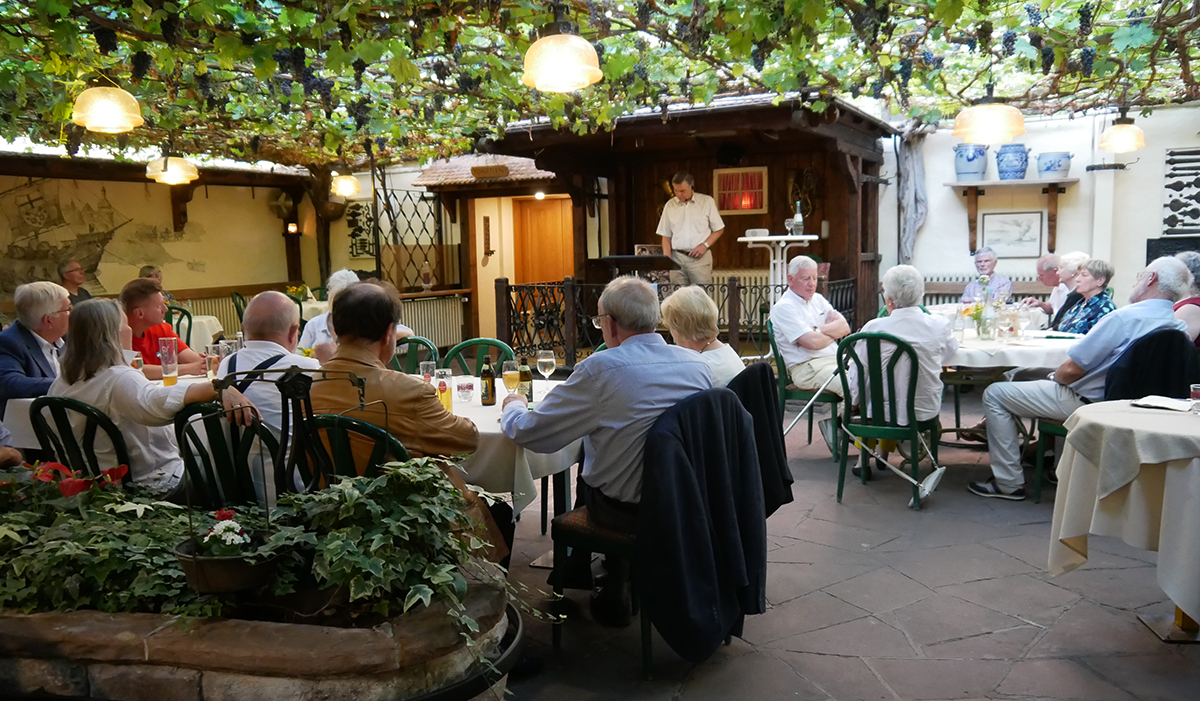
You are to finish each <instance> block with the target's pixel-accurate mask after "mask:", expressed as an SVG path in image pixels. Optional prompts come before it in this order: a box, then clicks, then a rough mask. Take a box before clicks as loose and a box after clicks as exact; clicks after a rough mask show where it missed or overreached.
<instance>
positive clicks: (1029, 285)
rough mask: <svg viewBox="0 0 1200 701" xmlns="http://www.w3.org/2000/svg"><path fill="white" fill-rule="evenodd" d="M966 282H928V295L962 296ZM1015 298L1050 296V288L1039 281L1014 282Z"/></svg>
mask: <svg viewBox="0 0 1200 701" xmlns="http://www.w3.org/2000/svg"><path fill="white" fill-rule="evenodd" d="M966 284H967V283H966V282H926V283H925V294H927V295H957V294H962V291H963V288H964V287H966ZM1012 291H1013V296H1014V297H1032V296H1036V295H1048V294H1050V288H1048V287H1046V286H1045V285H1043V284H1042V283H1040V282H1038V281H1037V280H1014V281H1013V284H1012Z"/></svg>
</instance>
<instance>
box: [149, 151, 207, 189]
mask: <svg viewBox="0 0 1200 701" xmlns="http://www.w3.org/2000/svg"><path fill="white" fill-rule="evenodd" d="M146 177H147V178H150V179H151V180H153V181H155V182H158V183H162V184H163V185H183V184H184V183H190V182H192V181H193V180H195V179H196V178H198V177H200V172H199V171H197V170H196V166H194V165H192V164H191V163H190V162H189V161H187V160H186V159H183V158H180V157H179V156H164V157H162V158H156V159H154V160H153V161H150V162H149V163H147V164H146Z"/></svg>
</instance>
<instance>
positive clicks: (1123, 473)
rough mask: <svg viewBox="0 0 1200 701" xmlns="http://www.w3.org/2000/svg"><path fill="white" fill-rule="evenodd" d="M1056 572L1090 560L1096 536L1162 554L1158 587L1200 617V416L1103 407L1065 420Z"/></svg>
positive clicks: (1053, 533)
mask: <svg viewBox="0 0 1200 701" xmlns="http://www.w3.org/2000/svg"><path fill="white" fill-rule="evenodd" d="M1066 426H1067V428H1068V429H1069V433H1068V436H1067V442H1066V443H1067V445H1066V449H1065V450H1064V451H1063V455H1062V459H1061V460H1060V461H1059V465H1058V492H1057V496H1056V498H1055V502H1054V522H1053V524H1052V525H1051V527H1050V558H1049V569H1050V573H1051V574H1053V575H1055V576H1057V575H1060V574H1063V573H1064V572H1069V571H1070V570H1073V569H1075V568H1076V567H1079V566H1080V565H1082V564H1083V563H1085V562H1086V561H1087V539H1088V534H1089V533H1095V534H1096V535H1105V536H1115V537H1117V538H1120V539H1121V540H1123V541H1125V542H1126V543H1128V544H1129V545H1132V546H1134V547H1137V548H1144V549H1146V550H1157V551H1158V553H1159V555H1158V583H1159V586H1161V587H1162V590H1163V591H1164V592H1165V593H1166V594H1167V596H1169V597H1170V598H1171V601H1173V602H1175V605H1176V606H1178V607H1179V608H1181V609H1183V611H1184V612H1185V613H1187V614H1188V615H1189V616H1191V617H1192V618H1200V576H1197V572H1200V416H1196V415H1192V414H1184V413H1179V412H1170V411H1163V410H1157V409H1141V408H1135V407H1131V406H1130V405H1129V402H1100V403H1097V404H1091V405H1088V406H1085V407H1082V408H1080V409H1079V410H1078V411H1076V412H1075V413H1074V414H1072V415H1071V417H1070V418H1068V419H1067V421H1066Z"/></svg>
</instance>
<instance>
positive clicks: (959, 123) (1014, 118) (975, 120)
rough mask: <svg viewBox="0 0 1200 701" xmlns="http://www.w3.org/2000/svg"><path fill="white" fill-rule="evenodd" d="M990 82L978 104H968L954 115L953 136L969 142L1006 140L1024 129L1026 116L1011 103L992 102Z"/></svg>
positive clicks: (989, 142)
mask: <svg viewBox="0 0 1200 701" xmlns="http://www.w3.org/2000/svg"><path fill="white" fill-rule="evenodd" d="M992 88H993V86H992V84H991V83H988V86H987V96H986V97H984V98H983V101H982V102H980V103H979V104H978V105H973V106H971V107H968V108H966V109H964V110H962V111H961V112H959V113H958V116H957V117H955V118H954V132H953V134H954V136H957V137H959V138H961V139H963V140H964V141H966V142H967V143H968V144H1007V143H1009V142H1010V141H1012V140H1013V138H1014V137H1017V136H1020V135H1021V134H1024V133H1025V117H1024V115H1022V114H1021V112H1020V110H1018V109H1017V108H1015V107H1012V106H1010V105H1003V104H1000V103H998V102H993V98H992Z"/></svg>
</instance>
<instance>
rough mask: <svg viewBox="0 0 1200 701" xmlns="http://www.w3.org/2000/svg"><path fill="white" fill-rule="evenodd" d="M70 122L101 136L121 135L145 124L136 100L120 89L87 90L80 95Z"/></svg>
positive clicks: (76, 100) (76, 99)
mask: <svg viewBox="0 0 1200 701" xmlns="http://www.w3.org/2000/svg"><path fill="white" fill-rule="evenodd" d="M71 121H73V122H75V123H76V124H78V125H79V126H81V127H83V128H84V129H87V130H88V131H94V132H99V133H101V134H122V133H124V132H127V131H132V130H134V129H136V128H137V127H140V126H142V125H143V124H145V122H146V120H144V119H142V108H141V105H139V104H138V101H137V98H135V97H134V96H133V95H130V94H129V93H127V92H125V91H124V90H122V89H120V88H88V89H87V90H84V91H83V92H81V93H79V97H77V98H75V114H74V116H73V117H72V120H71Z"/></svg>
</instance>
